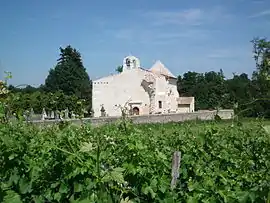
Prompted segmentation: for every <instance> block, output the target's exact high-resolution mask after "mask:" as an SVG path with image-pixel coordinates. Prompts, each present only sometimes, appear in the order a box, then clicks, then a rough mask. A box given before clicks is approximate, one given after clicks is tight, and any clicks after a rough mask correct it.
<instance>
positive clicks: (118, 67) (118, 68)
mask: <svg viewBox="0 0 270 203" xmlns="http://www.w3.org/2000/svg"><path fill="white" fill-rule="evenodd" d="M115 71H116V72H117V73H122V72H123V65H122V66H117V68H116V69H115Z"/></svg>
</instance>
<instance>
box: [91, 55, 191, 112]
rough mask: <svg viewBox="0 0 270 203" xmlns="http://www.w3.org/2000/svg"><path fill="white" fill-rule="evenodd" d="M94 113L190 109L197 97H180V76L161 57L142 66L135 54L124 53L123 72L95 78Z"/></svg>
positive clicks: (180, 110)
mask: <svg viewBox="0 0 270 203" xmlns="http://www.w3.org/2000/svg"><path fill="white" fill-rule="evenodd" d="M92 99H93V101H92V106H93V111H94V112H93V113H94V114H93V115H94V117H100V116H121V115H122V112H123V109H125V112H126V113H128V114H129V115H148V114H164V113H188V112H193V111H194V102H195V100H194V97H179V93H178V91H177V77H175V76H174V75H173V74H172V73H171V72H170V71H169V70H168V69H167V68H166V67H165V66H164V64H162V63H161V62H160V61H157V62H156V63H155V64H154V65H153V66H152V67H151V68H150V69H143V68H141V65H140V60H139V59H138V58H136V57H134V56H128V57H125V58H124V60H123V71H122V72H121V73H118V74H115V75H110V76H107V77H103V78H100V79H97V80H95V81H93V92H92Z"/></svg>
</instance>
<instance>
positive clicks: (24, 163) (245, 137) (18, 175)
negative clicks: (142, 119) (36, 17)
mask: <svg viewBox="0 0 270 203" xmlns="http://www.w3.org/2000/svg"><path fill="white" fill-rule="evenodd" d="M267 126H268V125H267V123H265V122H262V121H255V120H253V121H248V122H242V123H241V122H231V121H230V122H226V123H224V122H217V121H215V122H214V121H212V122H197V123H196V122H195V121H194V122H188V123H182V124H180V123H168V124H144V125H134V124H132V123H130V122H129V121H126V120H123V121H119V122H118V123H116V124H113V125H107V126H102V127H97V128H92V127H91V126H88V125H85V126H80V127H79V126H73V125H69V124H67V123H61V124H58V125H55V126H53V127H47V128H41V127H37V126H33V125H31V124H26V123H21V122H18V123H12V124H11V123H5V124H0V148H1V151H0V154H1V155H0V157H1V159H0V164H1V171H0V180H1V187H0V202H6V203H20V202H35V203H38V202H71V203H88V202H108V203H109V202H123V203H124V202H164V203H165V202H166V203H169V202H189V203H196V202H209V203H210V202H256V203H259V202H269V201H270V190H269V188H270V139H269V137H270V134H269V133H270V132H269V131H270V129H269V127H267ZM175 151H180V152H181V162H180V169H179V178H178V180H177V184H176V187H175V188H174V189H171V185H170V184H171V178H172V177H171V170H172V156H173V153H174V152H175Z"/></svg>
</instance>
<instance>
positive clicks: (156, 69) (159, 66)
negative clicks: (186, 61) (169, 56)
mask: <svg viewBox="0 0 270 203" xmlns="http://www.w3.org/2000/svg"><path fill="white" fill-rule="evenodd" d="M149 71H151V72H153V73H156V74H159V75H164V76H169V77H172V78H176V77H175V76H174V75H173V74H172V73H171V71H169V69H168V68H166V67H165V65H164V64H163V63H161V61H156V63H155V64H154V65H153V66H152V68H150V69H149Z"/></svg>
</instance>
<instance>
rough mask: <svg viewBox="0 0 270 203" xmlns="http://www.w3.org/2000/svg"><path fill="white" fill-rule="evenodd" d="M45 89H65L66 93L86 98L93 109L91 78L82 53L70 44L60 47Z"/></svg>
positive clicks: (89, 106)
mask: <svg viewBox="0 0 270 203" xmlns="http://www.w3.org/2000/svg"><path fill="white" fill-rule="evenodd" d="M45 90H46V91H47V92H56V91H63V93H64V94H65V95H75V96H77V97H78V98H80V99H85V100H86V101H87V103H88V108H89V109H91V94H92V84H91V80H90V78H89V76H88V74H87V72H86V69H85V68H84V66H83V63H82V60H81V55H80V53H79V52H78V51H77V50H76V49H74V48H72V47H71V46H70V45H69V46H67V47H66V48H64V49H63V48H60V58H59V59H58V63H57V65H56V66H55V68H54V69H51V70H50V72H49V75H48V76H47V78H46V80H45Z"/></svg>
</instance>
